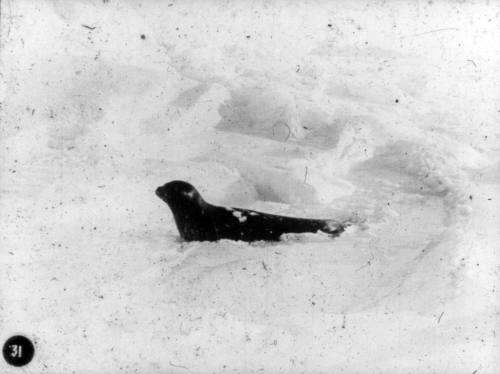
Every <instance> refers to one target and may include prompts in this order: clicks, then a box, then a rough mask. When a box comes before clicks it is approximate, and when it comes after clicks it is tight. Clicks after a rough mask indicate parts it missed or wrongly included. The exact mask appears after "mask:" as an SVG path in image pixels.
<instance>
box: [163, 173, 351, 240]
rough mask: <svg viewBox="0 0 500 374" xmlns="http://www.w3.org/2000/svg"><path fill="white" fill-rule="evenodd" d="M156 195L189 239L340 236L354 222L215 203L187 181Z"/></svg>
mask: <svg viewBox="0 0 500 374" xmlns="http://www.w3.org/2000/svg"><path fill="white" fill-rule="evenodd" d="M156 195H157V196H158V197H159V198H160V199H162V200H163V201H164V202H165V203H167V205H168V206H169V207H170V209H171V210H172V213H173V216H174V220H175V224H176V225H177V229H178V230H179V234H180V236H181V238H182V239H183V240H185V241H216V240H219V239H229V240H241V241H245V242H254V241H259V240H265V241H278V240H280V236H281V235H283V234H286V233H307V232H312V233H315V232H318V231H322V232H325V233H327V234H329V235H331V236H333V237H336V236H338V235H340V234H341V233H342V232H343V231H344V230H345V228H346V227H347V226H349V225H350V223H349V222H347V221H346V222H343V223H340V222H337V221H335V220H324V219H308V218H296V217H286V216H279V215H274V214H268V213H261V212H257V211H255V210H248V209H240V208H229V207H221V206H216V205H212V204H209V203H207V202H206V201H205V200H203V198H202V197H201V195H200V193H199V192H198V191H197V190H196V188H194V187H193V186H192V185H191V184H189V183H187V182H184V181H172V182H169V183H166V184H165V185H163V186H161V187H158V188H157V189H156Z"/></svg>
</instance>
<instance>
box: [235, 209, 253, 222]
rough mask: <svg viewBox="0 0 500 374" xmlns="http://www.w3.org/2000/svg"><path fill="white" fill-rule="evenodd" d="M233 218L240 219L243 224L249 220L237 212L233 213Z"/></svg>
mask: <svg viewBox="0 0 500 374" xmlns="http://www.w3.org/2000/svg"><path fill="white" fill-rule="evenodd" d="M250 215H252V214H251V213H250ZM233 216H235V217H236V218H238V221H240V222H241V223H243V222H246V220H247V217H246V216H245V215H244V213H242V212H239V211H237V210H235V211H233Z"/></svg>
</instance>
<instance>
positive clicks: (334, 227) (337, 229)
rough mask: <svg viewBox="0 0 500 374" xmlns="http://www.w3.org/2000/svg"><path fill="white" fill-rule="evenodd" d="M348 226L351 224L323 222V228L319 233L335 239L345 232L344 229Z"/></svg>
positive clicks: (333, 221) (332, 221)
mask: <svg viewBox="0 0 500 374" xmlns="http://www.w3.org/2000/svg"><path fill="white" fill-rule="evenodd" d="M350 225H351V223H349V222H344V223H341V222H338V221H335V220H328V221H325V225H324V226H323V228H321V229H320V231H322V232H324V233H326V234H328V235H330V236H332V237H334V238H335V237H337V236H339V235H340V234H342V233H343V232H344V231H345V229H346V228H347V227H349V226H350Z"/></svg>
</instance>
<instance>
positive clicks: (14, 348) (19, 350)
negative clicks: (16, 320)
mask: <svg viewBox="0 0 500 374" xmlns="http://www.w3.org/2000/svg"><path fill="white" fill-rule="evenodd" d="M2 353H3V358H4V359H5V361H7V363H8V364H10V365H12V366H24V365H27V364H28V363H29V362H30V361H31V360H32V359H33V356H34V355H35V347H34V346H33V343H32V342H31V340H29V339H28V338H27V337H25V336H22V335H15V336H12V337H10V338H9V339H7V341H6V342H5V343H4V345H3V351H2Z"/></svg>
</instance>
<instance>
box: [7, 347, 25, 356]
mask: <svg viewBox="0 0 500 374" xmlns="http://www.w3.org/2000/svg"><path fill="white" fill-rule="evenodd" d="M9 348H10V349H11V352H10V357H22V355H23V346H22V345H17V344H13V345H9Z"/></svg>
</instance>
